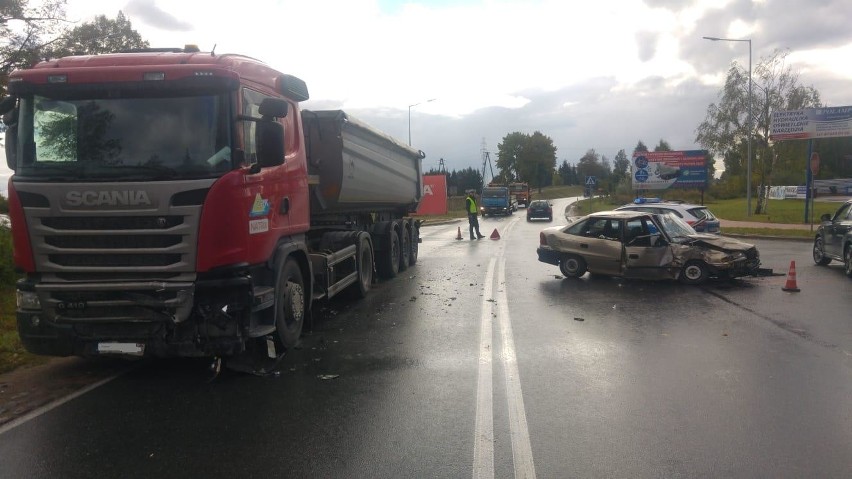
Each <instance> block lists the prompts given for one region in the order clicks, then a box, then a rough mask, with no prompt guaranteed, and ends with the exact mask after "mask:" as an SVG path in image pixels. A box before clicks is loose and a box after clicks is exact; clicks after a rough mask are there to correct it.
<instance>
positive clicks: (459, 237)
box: [456, 226, 462, 240]
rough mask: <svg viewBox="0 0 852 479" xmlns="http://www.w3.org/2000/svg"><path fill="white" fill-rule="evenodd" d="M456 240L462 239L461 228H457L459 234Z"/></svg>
mask: <svg viewBox="0 0 852 479" xmlns="http://www.w3.org/2000/svg"><path fill="white" fill-rule="evenodd" d="M456 239H457V240H460V239H462V237H461V226H459V234H457V235H456Z"/></svg>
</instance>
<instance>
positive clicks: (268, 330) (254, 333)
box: [247, 324, 275, 338]
mask: <svg viewBox="0 0 852 479" xmlns="http://www.w3.org/2000/svg"><path fill="white" fill-rule="evenodd" d="M274 332H275V325H270V324H253V325H252V326H251V328H250V329H249V330H248V333H247V334H248V337H250V338H259V337H261V336H266V335H267V334H272V333H274Z"/></svg>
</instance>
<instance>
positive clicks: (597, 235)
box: [577, 217, 622, 275]
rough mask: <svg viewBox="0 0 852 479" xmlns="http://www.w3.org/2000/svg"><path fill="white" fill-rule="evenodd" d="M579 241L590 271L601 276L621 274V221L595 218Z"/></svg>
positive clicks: (588, 223)
mask: <svg viewBox="0 0 852 479" xmlns="http://www.w3.org/2000/svg"><path fill="white" fill-rule="evenodd" d="M577 239H578V240H579V249H580V252H581V254H582V256H583V258H584V259H585V260H586V265H587V266H588V268H589V271H592V272H594V273H600V274H612V275H620V274H621V269H622V267H621V263H622V244H621V221H620V220H617V219H613V218H605V217H601V218H593V219H590V220H589V221H588V222H587V228H585V230H584V231H583V235H582V237H580V238H577Z"/></svg>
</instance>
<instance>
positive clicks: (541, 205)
mask: <svg viewBox="0 0 852 479" xmlns="http://www.w3.org/2000/svg"><path fill="white" fill-rule="evenodd" d="M536 219H545V220H547V221H553V206H552V205H551V204H550V202H549V201H547V200H535V201H533V202H531V203H530V205H529V206H527V221H532V220H536Z"/></svg>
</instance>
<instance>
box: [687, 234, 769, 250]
mask: <svg viewBox="0 0 852 479" xmlns="http://www.w3.org/2000/svg"><path fill="white" fill-rule="evenodd" d="M687 243H689V244H694V245H700V246H705V247H707V248H710V249H716V250H719V251H748V250H750V249H752V248H754V245H753V244H750V243H746V242H745V241H740V240H738V239H734V238H726V237H724V236H717V235H711V234H697V235H689V241H687Z"/></svg>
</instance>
